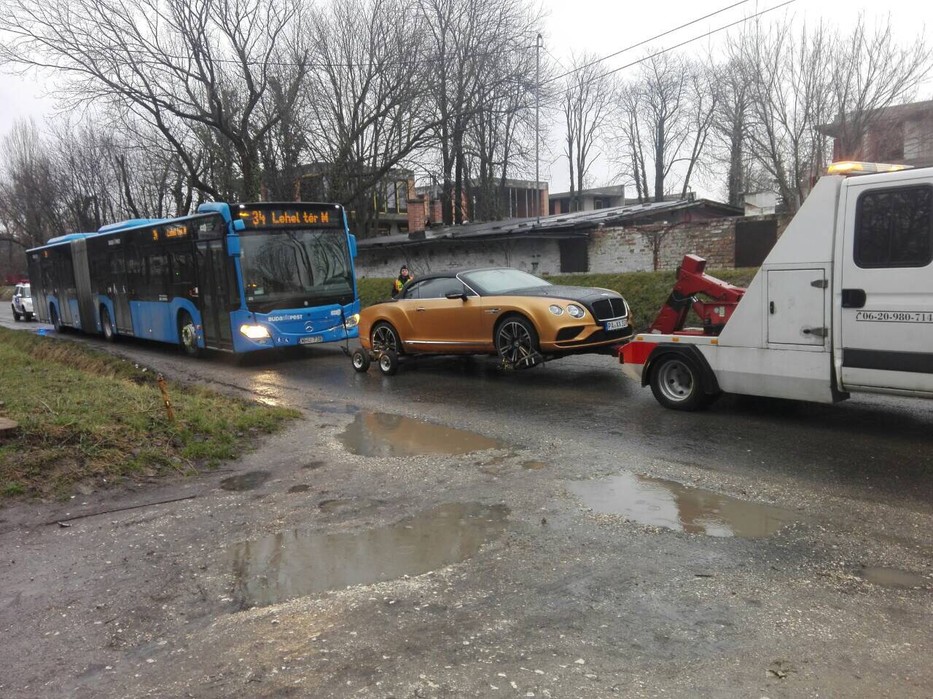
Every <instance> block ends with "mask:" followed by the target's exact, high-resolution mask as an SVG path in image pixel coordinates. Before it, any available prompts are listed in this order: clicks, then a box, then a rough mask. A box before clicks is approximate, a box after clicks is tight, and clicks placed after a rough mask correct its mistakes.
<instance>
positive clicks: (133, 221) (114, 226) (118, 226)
mask: <svg viewBox="0 0 933 699" xmlns="http://www.w3.org/2000/svg"><path fill="white" fill-rule="evenodd" d="M169 220H171V219H167V218H128V219H126V220H125V221H118V222H117V223H108V224H107V225H106V226H101V227H100V228H98V229H97V232H98V233H109V232H110V231H120V230H123V229H124V228H136V227H137V226H151V225H152V224H154V223H165V222H166V221H169Z"/></svg>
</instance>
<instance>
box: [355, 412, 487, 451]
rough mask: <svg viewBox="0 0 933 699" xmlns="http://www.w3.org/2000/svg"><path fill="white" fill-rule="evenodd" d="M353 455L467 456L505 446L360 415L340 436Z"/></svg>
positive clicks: (407, 421) (399, 419) (417, 423)
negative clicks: (471, 453)
mask: <svg viewBox="0 0 933 699" xmlns="http://www.w3.org/2000/svg"><path fill="white" fill-rule="evenodd" d="M340 441H341V442H342V443H343V445H344V447H345V448H346V449H347V451H349V452H350V453H351V454H358V455H360V456H418V455H422V454H467V453H469V452H473V451H483V450H485V449H500V448H502V446H503V445H502V443H501V442H499V441H497V440H495V439H490V438H489V437H484V436H483V435H481V434H476V433H475V432H468V431H466V430H458V429H455V428H453V427H444V426H443V425H437V424H435V423H432V422H426V421H424V420H414V419H412V418H408V417H404V416H403V415H392V414H390V413H368V412H364V413H360V414H359V415H357V416H356V419H355V420H354V421H353V422H352V423H350V425H349V426H348V427H347V429H346V430H344V432H343V433H342V434H341V435H340Z"/></svg>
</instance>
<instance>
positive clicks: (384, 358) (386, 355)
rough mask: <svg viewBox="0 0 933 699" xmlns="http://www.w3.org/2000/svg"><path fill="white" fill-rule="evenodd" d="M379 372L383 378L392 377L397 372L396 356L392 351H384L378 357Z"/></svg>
mask: <svg viewBox="0 0 933 699" xmlns="http://www.w3.org/2000/svg"><path fill="white" fill-rule="evenodd" d="M379 371H381V372H382V374H383V376H393V375H394V374H395V372H397V371H398V355H397V354H396V353H395V352H393V351H392V350H386V351H385V352H383V353H382V354H381V355H380V356H379Z"/></svg>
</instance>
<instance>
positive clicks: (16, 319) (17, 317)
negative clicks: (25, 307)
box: [10, 303, 23, 322]
mask: <svg viewBox="0 0 933 699" xmlns="http://www.w3.org/2000/svg"><path fill="white" fill-rule="evenodd" d="M10 308H12V309H13V320H15V321H17V322H19V321H20V320H22V318H23V316H22V315H21V314H19V313H17V312H16V306H14V305H13V304H12V303H11V304H10Z"/></svg>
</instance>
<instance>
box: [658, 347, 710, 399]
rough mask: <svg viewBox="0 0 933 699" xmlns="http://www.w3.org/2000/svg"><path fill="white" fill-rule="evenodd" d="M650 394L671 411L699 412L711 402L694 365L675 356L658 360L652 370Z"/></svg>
mask: <svg viewBox="0 0 933 699" xmlns="http://www.w3.org/2000/svg"><path fill="white" fill-rule="evenodd" d="M651 392H652V393H653V394H654V397H655V398H656V399H657V401H658V403H660V404H661V405H663V406H664V407H665V408H670V409H671V410H699V409H700V408H703V407H706V406H707V405H709V403H710V402H711V401H709V400H707V396H706V393H705V392H704V390H703V379H702V377H701V376H700V370H699V369H698V368H697V366H696V364H695V363H694V362H693V361H691V360H690V359H688V358H687V357H680V356H676V355H675V356H669V357H664V358H662V359H660V360H659V361H658V364H657V365H656V366H655V367H654V368H653V370H652V372H651Z"/></svg>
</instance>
